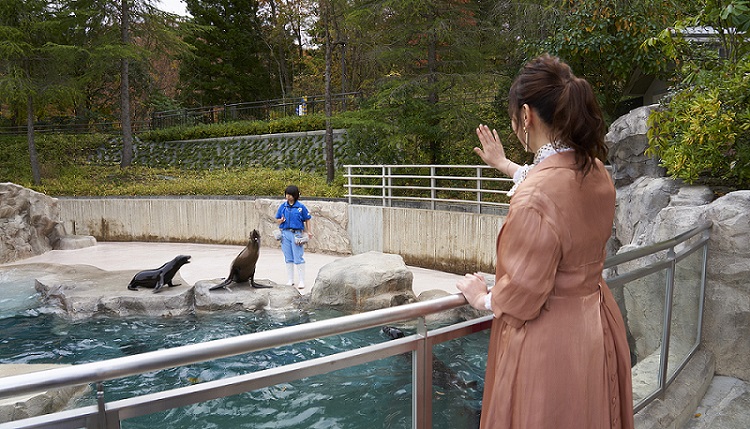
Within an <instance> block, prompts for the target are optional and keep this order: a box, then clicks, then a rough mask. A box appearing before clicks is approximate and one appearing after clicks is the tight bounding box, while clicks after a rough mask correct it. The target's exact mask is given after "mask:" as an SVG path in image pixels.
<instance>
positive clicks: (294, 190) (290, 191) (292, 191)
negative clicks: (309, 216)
mask: <svg viewBox="0 0 750 429" xmlns="http://www.w3.org/2000/svg"><path fill="white" fill-rule="evenodd" d="M284 195H291V196H293V197H294V201H295V202H297V200H299V188H298V187H296V186H294V185H289V186H287V187H286V189H284Z"/></svg>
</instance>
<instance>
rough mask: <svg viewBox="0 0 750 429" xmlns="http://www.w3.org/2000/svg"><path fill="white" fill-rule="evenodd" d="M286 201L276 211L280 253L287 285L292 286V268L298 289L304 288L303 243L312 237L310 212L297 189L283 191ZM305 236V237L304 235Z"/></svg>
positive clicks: (290, 186) (288, 188)
mask: <svg viewBox="0 0 750 429" xmlns="http://www.w3.org/2000/svg"><path fill="white" fill-rule="evenodd" d="M284 197H285V198H286V201H285V202H283V203H281V206H279V209H278V210H277V211H276V221H277V222H278V223H279V229H281V251H282V252H283V253H284V260H285V261H286V276H287V279H288V280H287V283H286V284H287V285H288V286H292V285H293V284H294V267H295V266H296V267H297V273H298V275H299V283H297V288H298V289H304V288H305V259H304V254H305V248H304V246H303V245H304V243H306V242H307V239H308V238H309V237H312V235H313V234H312V231H310V219H312V216H310V212H309V211H307V207H305V206H304V205H303V204H302V203H300V202H299V201H298V200H299V188H297V187H296V186H294V185H289V186H287V187H286V189H285V190H284ZM305 234H306V235H305Z"/></svg>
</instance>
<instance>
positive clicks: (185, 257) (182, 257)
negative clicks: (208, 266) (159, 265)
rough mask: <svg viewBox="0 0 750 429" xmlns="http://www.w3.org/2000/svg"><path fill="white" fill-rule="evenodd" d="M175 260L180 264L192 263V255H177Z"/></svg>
mask: <svg viewBox="0 0 750 429" xmlns="http://www.w3.org/2000/svg"><path fill="white" fill-rule="evenodd" d="M174 261H175V263H176V264H177V265H178V266H182V265H185V264H189V263H190V255H177V257H176V258H174Z"/></svg>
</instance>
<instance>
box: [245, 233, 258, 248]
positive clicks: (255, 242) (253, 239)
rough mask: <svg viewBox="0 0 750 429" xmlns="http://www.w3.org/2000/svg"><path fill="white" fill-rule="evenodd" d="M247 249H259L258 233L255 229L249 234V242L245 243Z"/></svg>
mask: <svg viewBox="0 0 750 429" xmlns="http://www.w3.org/2000/svg"><path fill="white" fill-rule="evenodd" d="M247 246H248V247H251V246H252V247H255V248H258V247H260V233H259V232H258V230H257V229H254V230H253V232H251V233H250V240H249V241H248V242H247Z"/></svg>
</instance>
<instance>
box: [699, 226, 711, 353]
mask: <svg viewBox="0 0 750 429" xmlns="http://www.w3.org/2000/svg"><path fill="white" fill-rule="evenodd" d="M710 236H711V228H708V229H706V230H705V231H703V234H701V238H702V240H703V241H704V243H703V261H702V265H701V295H700V296H701V299H700V301H698V329H697V331H698V338H696V340H698V343H699V344H700V339H701V333H702V332H703V306H704V305H705V301H706V269H707V267H708V239H709V237H710Z"/></svg>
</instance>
